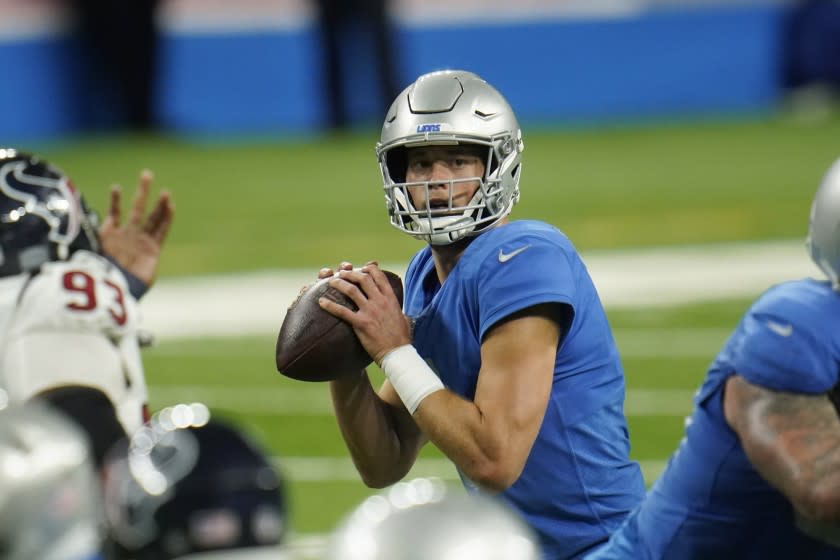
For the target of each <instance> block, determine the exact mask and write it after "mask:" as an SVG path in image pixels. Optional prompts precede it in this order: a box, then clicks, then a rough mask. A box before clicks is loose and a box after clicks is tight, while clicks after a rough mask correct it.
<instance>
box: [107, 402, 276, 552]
mask: <svg viewBox="0 0 840 560" xmlns="http://www.w3.org/2000/svg"><path fill="white" fill-rule="evenodd" d="M104 472H105V500H106V508H105V509H106V516H107V520H108V525H109V531H110V533H111V536H110V538H111V540H112V548H113V550H112V551H111V553H110V556H112V557H113V558H118V559H127V558H132V559H135V560H152V559H154V560H170V559H174V558H181V557H187V556H190V555H193V554H201V553H212V552H216V551H219V552H221V551H224V552H225V555H224V558H231V559H233V558H236V552H237V551H240V552H242V553H252V552H255V551H256V550H255V549H263V550H266V551H269V550H275V549H276V547H277V545H279V544H282V543H283V541H284V537H285V533H286V502H285V495H284V490H283V483H282V479H281V477H280V474H279V473H278V471H277V470H276V469H275V468H274V467H273V466H272V465H271V463H270V461H269V459H268V458H267V457H266V456H265V455H264V454H263V452H262V451H261V450H260V449H259V448H258V447H256V446H255V445H254V443H253V442H251V441H250V440H249V439H248V438H246V437H245V436H244V435H243V434H242V433H241V432H240V431H239V430H237V429H236V428H234V427H233V426H231V425H229V424H227V423H225V422H223V421H221V420H218V419H215V418H214V419H210V418H209V412H208V411H207V408H206V407H205V406H204V405H201V404H191V405H184V404H181V405H177V406H174V407H169V408H166V409H164V410H162V411H161V412H160V413H158V414H157V415H156V416H155V417H153V418H152V420H151V422H149V423H148V424H147V425H146V426H144V427H143V428H141V429H140V430H139V431H138V432H137V433H135V434H134V435H133V436H132V437H131V438H130V440H128V441H126V442H124V445H122V446H121V447H120V446H118V447H117V448H115V449H114V450H113V451H112V453H111V458H110V460H109V461H108V462H107V463H106V467H105V471H104ZM249 557H250V556H249Z"/></svg>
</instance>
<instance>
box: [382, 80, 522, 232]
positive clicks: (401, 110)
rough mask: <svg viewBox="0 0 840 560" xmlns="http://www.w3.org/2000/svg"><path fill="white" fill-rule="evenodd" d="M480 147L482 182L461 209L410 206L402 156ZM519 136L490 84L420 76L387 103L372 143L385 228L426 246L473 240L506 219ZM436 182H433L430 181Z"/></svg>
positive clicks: (513, 198) (514, 189) (515, 185)
mask: <svg viewBox="0 0 840 560" xmlns="http://www.w3.org/2000/svg"><path fill="white" fill-rule="evenodd" d="M457 144H472V145H478V146H484V147H486V148H487V160H486V161H485V166H484V168H485V171H484V177H474V178H469V179H460V180H458V181H459V182H461V181H465V182H466V181H469V182H474V181H478V182H479V188H478V190H477V191H476V193H475V195H474V196H473V197H472V199H471V200H470V201H469V202H468V203H467V204H466V205H465V206H455V207H453V205H452V198H451V192H452V183H454V182H455V181H451V182H450V200H449V207H448V208H435V209H432V208H428V207H423V208H416V207H415V206H414V204H413V203H412V200H411V197H410V196H409V191H408V187H410V186H412V187H414V186H420V187H423V186H424V187H425V188H426V189H428V188H429V182H428V181H427V182H419V183H406V179H405V177H406V150H407V149H408V148H413V147H418V146H429V145H457ZM523 148H524V144H523V142H522V131H521V130H520V128H519V123H518V122H517V120H516V116H515V115H514V114H513V110H512V109H511V108H510V105H508V102H507V101H506V100H505V98H504V97H502V95H501V94H500V93H499V92H498V91H496V89H495V88H493V87H492V86H491V85H490V84H488V83H487V82H485V81H484V80H482V79H481V78H479V77H478V76H477V75H475V74H473V73H471V72H465V71H461V70H444V71H439V72H431V73H429V74H424V75H422V76H420V77H419V78H418V79H417V81H415V82H414V83H413V84H411V85H410V86H408V87H407V88H406V89H405V90H403V92H402V93H400V94H399V95H398V96H397V98H396V100H394V102H393V104H392V105H391V108H390V109H389V110H388V114H387V116H386V117H385V123H384V124H383V126H382V135H381V138H380V141H379V142H378V143H377V145H376V155H377V158H378V159H379V169H380V172H381V173H382V180H383V184H384V188H385V202H386V205H387V208H388V214H389V215H390V218H391V224H392V225H393V226H394V227H396V228H397V229H399V230H401V231H404V232H406V233H408V234H409V235H412V236H414V237H416V238H418V239H422V240H424V241H426V242H427V243H431V244H433V245H447V244H449V243H453V242H455V241H458V240H459V239H463V238H464V237H467V236H472V235H477V234H478V233H481V232H482V231H483V230H485V229H486V228H488V227H490V226H492V225H493V224H495V223H496V222H498V221H499V220H500V219H502V218H503V217H504V216H506V215H507V214H508V213H509V212H510V210H511V208H512V207H513V205H514V204H516V202H517V201H518V200H519V177H520V175H521V173H522V150H523ZM435 184H439V182H435ZM427 200H428V196H427Z"/></svg>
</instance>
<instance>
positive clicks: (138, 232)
mask: <svg viewBox="0 0 840 560" xmlns="http://www.w3.org/2000/svg"><path fill="white" fill-rule="evenodd" d="M153 179H154V175H153V173H152V172H151V171H149V170H148V169H144V170H143V171H142V172H141V173H140V180H139V183H138V185H137V190H136V191H135V193H134V201H133V202H132V204H131V213H130V215H129V219H128V222H127V223H125V224H123V223H122V211H121V202H122V189H121V188H120V186H119V185H114V186H112V187H111V200H110V205H109V208H108V216H107V217H106V218H105V221H104V222H103V223H102V227H100V228H99V238H100V241H101V242H102V250H103V252H104V253H105V254H107V255H108V256H110V257H111V258H113V259H114V260H115V261H117V262H118V263H119V265H120V266H121V267H122V268H123V269H124V270H126V271H128V272H130V273H131V274H133V275H134V276H136V277H137V278H139V279H140V280H142V281H143V282H145V283H146V285H147V286H151V285H152V284H153V283H154V281H155V279H156V278H157V272H158V264H159V261H160V252H161V248H162V247H163V243H164V241H166V237H167V235H168V234H169V227H170V226H171V225H172V220H173V218H174V215H175V206H174V204H173V203H172V199H171V197H170V195H169V192H167V191H161V193H160V195H159V196H158V199H157V202H156V203H155V206H154V208H153V209H152V211H151V212H150V213H149V214H148V216H145V212H146V199H147V198H148V196H149V191H150V190H151V187H152V180H153Z"/></svg>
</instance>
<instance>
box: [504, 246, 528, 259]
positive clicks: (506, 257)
mask: <svg viewBox="0 0 840 560" xmlns="http://www.w3.org/2000/svg"><path fill="white" fill-rule="evenodd" d="M530 246H531V245H530V244H529V245H523V246H522V247H520V248H519V249H514V250H513V251H511V252H510V253H505V252H504V251H502V250H501V249H499V262H500V263H504V262H508V261H509V260H510V259H512V258H513V257H515V256H516V255H518V254H519V253H521V252H522V251H524V250H525V249H527V248H528V247H530Z"/></svg>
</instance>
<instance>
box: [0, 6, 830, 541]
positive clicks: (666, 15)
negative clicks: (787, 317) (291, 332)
mask: <svg viewBox="0 0 840 560" xmlns="http://www.w3.org/2000/svg"><path fill="white" fill-rule="evenodd" d="M823 3H824V4H834V5H835V6H836V2H833V3H832V2H830V1H826V2H823ZM793 8H794V3H793V2H784V1H773V0H765V1H762V0H728V1H715V0H658V1H657V0H648V1H644V0H590V1H589V2H586V1H578V0H568V1H559V0H557V1H550V0H526V1H519V2H516V3H508V2H501V1H495V0H494V1H489V0H487V1H478V0H447V1H445V2H444V1H437V0H436V1H430V0H426V1H421V0H395V1H394V2H393V4H392V6H391V9H392V15H393V21H394V25H395V32H396V37H397V39H398V41H397V45H398V53H399V57H398V59H397V72H398V76H399V78H400V86H403V85H406V84H407V83H408V82H410V81H411V79H413V77H414V76H416V75H417V74H419V73H422V72H425V71H429V70H433V69H438V68H453V67H462V68H467V69H471V70H474V71H476V72H477V73H479V74H480V75H482V76H483V77H485V78H486V79H488V80H489V81H490V82H491V83H493V84H494V85H496V86H497V87H498V88H499V89H500V90H501V91H502V92H503V93H504V94H505V95H506V96H507V97H508V99H509V100H510V101H511V103H512V105H513V106H514V108H515V109H516V110H517V113H518V115H519V116H520V120H521V123H522V125H523V132H524V135H525V144H526V151H525V159H524V162H525V163H524V166H525V167H524V173H525V174H524V180H523V185H522V187H523V188H522V190H523V196H522V202H521V203H520V205H519V206H518V207H517V208H516V209H515V212H514V217H532V218H537V219H542V220H545V221H548V222H550V223H553V224H555V225H557V226H558V227H560V228H561V229H562V230H564V231H565V232H566V233H567V234H568V235H569V236H570V237H571V238H572V240H573V241H574V242H575V243H576V245H577V246H578V247H579V248H580V249H581V251H582V253H583V255H584V257H585V258H590V259H591V261H592V262H593V263H597V269H596V267H594V265H593V275H594V276H595V277H596V282H597V283H598V285H599V286H601V287H602V288H603V290H604V292H605V297H604V299H605V304H606V306H607V308H608V313H609V316H610V320H611V322H612V324H613V326H614V327H615V329H616V336H617V339H618V343H619V347H620V349H621V351H622V354H623V357H624V364H625V369H626V372H627V379H628V401H627V410H628V414H629V416H630V427H631V440H632V442H633V455H634V457H635V458H636V459H638V460H639V461H641V462H642V464H643V466H644V468H645V474H646V477H647V480H648V481H649V482H650V481H652V480H653V479H654V478H655V477H656V475H657V474H658V472H659V470H660V469H661V468H662V465H663V462H664V460H665V459H666V458H667V456H668V455H669V453H670V452H671V451H672V450H673V449H674V448H675V446H676V444H677V442H678V441H679V439H680V437H681V433H682V429H683V417H684V416H685V415H686V414H687V413H688V412H689V411H690V408H691V396H692V393H693V391H694V389H695V388H696V386H697V384H698V382H699V380H700V379H701V378H702V376H703V374H704V371H705V368H706V366H707V365H708V363H709V362H710V360H711V359H712V357H713V356H714V354H715V353H716V351H717V349H718V347H719V346H720V344H721V343H722V342H723V340H724V338H725V337H726V335H727V333H728V331H729V329H731V328H732V327H733V326H734V323H735V321H736V320H737V318H738V317H739V316H740V314H741V313H742V312H743V311H744V309H745V308H746V306H747V305H748V303H749V301H750V300H751V299H752V298H753V297H754V296H755V295H757V294H758V293H759V292H760V291H761V290H762V289H763V288H764V287H765V286H766V285H767V284H769V283H771V282H775V281H779V280H782V279H784V278H787V277H790V278H794V277H798V276H801V275H803V274H807V273H809V272H810V268H809V264H808V261H807V258H806V256H805V253H804V250H802V249H801V247H802V241H803V239H804V235H805V231H806V226H807V217H808V209H809V208H808V206H809V203H810V199H811V196H812V194H813V191H814V189H815V187H816V185H817V182H818V181H819V178H820V176H821V174H822V173H823V171H824V170H825V168H826V167H827V165H828V164H829V163H830V162H831V161H832V160H833V159H834V158H835V157H837V156H838V155H840V142H838V139H840V118H838V114H837V111H836V110H835V106H834V105H833V104H832V103H831V101H830V98H829V100H828V101H827V102H826V98H825V96H823V95H814V93H813V92H815V91H817V92H820V91H825V90H822V89H814V88H813V87H809V88H808V89H807V90H803V89H800V90H799V91H797V92H793V91H792V90H791V89H790V87H789V86H790V85H791V84H790V83H788V82H786V79H787V77H786V73H785V72H786V71H785V68H786V67H787V66H786V64H788V63H789V61H790V57H791V48H790V46H791V43H790V42H789V41H788V29H789V25H788V22H789V18H790V14H791V11H792V9H793ZM824 20H825V22H830V21H831V20H830V19H828V18H824ZM314 26H315V16H314V7H313V6H312V5H310V4H309V3H308V2H306V1H305V0H236V1H233V0H227V1H225V0H165V1H163V2H162V3H161V4H160V9H159V13H158V29H159V44H160V47H161V50H160V58H159V65H158V68H157V73H156V80H155V103H154V107H155V120H156V123H157V126H156V128H155V130H154V131H146V132H143V133H136V132H125V131H120V132H116V130H117V128H116V127H111V126H108V122H109V121H108V118H106V119H105V120H104V122H105V125H103V119H102V115H101V114H99V115H95V114H92V113H91V112H90V111H89V108H90V107H91V106H94V107H98V108H100V109H102V110H103V111H105V113H106V116H108V115H109V118H112V119H113V122H118V120H119V115H118V114H117V113H113V114H111V113H108V111H113V104H112V103H111V102H110V101H109V95H110V92H109V91H107V88H106V89H105V90H101V91H97V90H96V89H95V88H90V87H88V85H89V84H85V83H84V79H83V77H84V76H85V75H86V72H85V65H86V64H87V62H86V61H85V59H84V57H82V56H81V55H80V52H79V50H78V48H77V47H78V44H77V42H78V38H77V37H76V35H75V34H74V25H73V17H72V14H71V13H70V12H69V11H68V8H67V6H65V5H64V3H63V2H62V1H61V0H0V56H2V60H3V61H4V64H3V69H4V80H3V82H4V84H3V86H2V87H0V107H2V108H3V109H2V110H1V111H0V144H5V145H15V146H17V147H20V148H25V149H29V150H33V151H36V152H39V153H41V154H43V155H44V156H46V157H48V158H49V159H51V160H53V161H54V162H55V163H57V164H58V165H60V166H61V167H63V168H64V169H65V170H66V171H67V172H68V173H69V174H70V175H71V176H72V177H73V178H74V180H75V182H76V183H77V185H78V186H79V187H80V188H81V189H82V190H83V192H85V194H86V197H87V199H88V202H89V203H91V204H92V205H93V206H94V207H96V208H98V209H99V210H100V211H104V210H105V203H106V200H107V189H108V186H109V185H110V184H111V183H113V182H119V183H121V184H122V185H123V186H124V187H127V188H130V187H132V186H133V185H134V182H135V178H136V176H137V173H138V172H139V170H140V169H141V168H143V167H149V168H151V169H153V170H154V171H155V173H156V187H157V188H161V187H164V188H168V189H171V190H172V191H173V192H174V199H175V202H176V206H177V219H176V224H175V226H174V229H173V231H172V233H171V236H170V240H169V242H168V246H167V247H166V253H165V256H164V259H163V263H162V270H161V279H160V281H159V284H158V286H156V287H155V289H154V290H153V292H152V293H150V294H149V295H148V296H147V298H146V299H145V300H144V302H143V309H144V312H145V313H146V314H147V317H148V321H147V326H148V327H149V329H150V331H152V333H153V334H156V335H157V345H156V346H154V347H152V348H150V349H148V350H147V351H146V354H145V360H146V366H147V376H148V379H149V383H150V386H151V387H150V390H151V401H152V402H151V404H152V406H153V408H154V409H159V408H161V407H163V406H166V405H168V404H172V403H174V402H178V401H195V400H199V401H203V402H205V403H206V404H208V405H209V406H210V407H211V408H212V409H213V410H215V411H216V412H217V413H219V414H224V415H225V416H227V417H229V418H232V419H234V420H236V421H238V422H239V423H240V424H241V425H243V426H245V427H246V428H247V429H248V430H249V431H250V432H252V433H253V434H254V435H255V437H256V438H257V439H258V440H260V441H261V442H262V443H264V444H265V445H267V446H268V447H269V448H270V449H271V450H272V452H273V454H274V455H275V456H276V457H277V460H278V464H279V465H280V467H281V469H282V470H283V471H284V472H285V474H286V476H287V479H288V487H289V490H290V504H291V511H292V517H291V519H290V523H291V526H292V529H293V531H294V533H295V535H296V537H295V538H296V539H298V540H301V541H305V540H307V539H309V538H310V537H311V536H315V537H313V538H314V542H315V543H316V545H315V548H316V549H317V542H318V538H317V535H323V534H325V533H327V532H328V531H330V530H331V529H332V528H333V527H334V526H335V524H336V523H337V521H338V520H339V518H340V517H341V516H342V515H344V514H345V513H347V512H348V511H349V510H350V509H351V508H352V507H353V506H354V505H355V504H357V503H358V502H359V501H360V500H361V499H362V498H363V497H365V496H367V495H369V494H371V493H372V491H370V490H369V489H367V488H365V487H364V486H363V485H362V484H361V482H359V480H358V478H357V476H356V474H355V471H354V470H353V467H352V465H351V463H350V461H349V460H348V459H347V455H346V452H345V449H344V446H343V444H342V442H341V439H340V436H339V434H338V430H337V428H336V426H335V422H334V420H333V419H332V416H331V413H330V406H329V399H328V392H327V387H326V386H325V385H307V384H302V383H295V382H291V381H289V380H286V379H284V378H282V377H281V376H280V375H278V374H277V373H276V372H275V371H274V366H273V359H272V353H273V345H274V336H275V333H276V330H277V328H279V325H280V321H281V320H282V316H283V313H284V311H285V308H286V306H287V305H288V304H289V303H290V302H291V298H292V297H293V296H294V293H295V292H296V290H297V288H298V287H299V286H300V285H301V283H302V282H304V281H306V279H307V278H309V277H314V275H315V273H316V270H317V268H319V267H321V266H324V265H334V264H336V263H337V262H338V261H339V260H344V259H350V260H353V261H355V262H364V261H367V260H370V259H377V260H379V261H380V262H382V263H389V265H391V266H393V267H395V268H399V267H401V266H404V265H405V262H406V259H407V258H408V256H409V255H411V254H412V253H413V252H414V251H415V250H416V249H417V248H418V246H417V245H416V244H415V243H414V242H413V241H412V240H410V239H408V238H407V237H405V236H402V235H400V234H398V233H397V232H395V231H391V229H390V227H389V226H388V223H387V220H386V216H385V212H384V208H383V207H382V195H381V191H380V190H379V189H380V187H379V185H380V180H379V176H378V171H377V168H376V162H375V158H374V155H373V144H374V142H375V140H376V138H377V136H378V125H379V122H378V120H379V118H380V117H381V110H382V105H383V103H384V102H383V100H381V99H378V98H377V95H378V94H377V90H376V88H375V86H374V84H375V78H374V76H373V72H374V70H373V68H374V65H373V63H372V62H371V57H372V55H371V53H370V52H369V50H368V49H366V48H365V43H366V41H369V39H370V38H369V37H366V36H365V34H364V33H363V32H362V30H357V31H358V33H357V34H356V35H355V36H352V35H351V40H349V41H348V43H347V44H348V47H347V49H346V52H345V53H344V54H345V55H346V58H347V60H348V63H349V66H348V69H347V70H346V71H345V73H344V80H345V82H346V83H347V85H348V102H349V106H350V108H351V111H350V114H351V117H352V125H353V126H352V127H351V128H350V129H349V130H347V131H344V132H342V133H334V132H328V131H327V129H326V127H325V121H326V116H325V108H324V107H325V101H324V100H323V93H322V90H323V88H322V84H321V81H320V80H321V78H320V76H321V74H320V64H321V58H320V55H319V44H318V39H317V34H316V33H315V30H314ZM819 33H820V30H819V29H817V30H815V31H813V33H812V34H811V35H809V36H808V37H810V39H811V44H810V47H811V49H810V51H809V52H810V55H809V56H810V58H807V60H805V63H807V64H808V65H809V66H808V67H809V68H811V69H812V75H811V77H812V78H813V80H812V81H814V82H822V81H826V76H827V75H828V71H825V72H823V70H821V69H823V68H825V67H826V66H828V64H827V62H830V61H831V60H834V61H836V60H840V52H838V51H830V50H828V49H829V47H828V46H826V44H825V43H823V42H820V41H819V40H818V39H820V35H819ZM803 64H804V63H803ZM821 72H822V73H821ZM809 85H812V84H809ZM803 91H806V92H810V93H805V94H803ZM803 99H806V100H810V101H809V102H805V103H803V102H802V100H803ZM815 99H816V101H814V100H815ZM83 107H87V108H88V109H86V110H82V109H81V108H83ZM596 272H597V274H596ZM715 286H717V288H715ZM622 289H623V290H624V291H623V292H621V290H622ZM618 292H621V293H622V294H624V296H625V297H623V299H622V298H619V297H617V296H615V294H618ZM672 292H673V293H672ZM641 293H644V294H646V296H645V297H641V296H640V297H637V298H636V299H634V297H633V294H641ZM669 293H670V294H671V296H668V294H669ZM628 294H629V295H628ZM674 294H676V295H674ZM614 296H615V297H614ZM657 296H661V297H657ZM184 317H186V319H187V320H183V319H184ZM178 325H180V326H178ZM202 325H203V327H202ZM176 327H177V328H176ZM414 474H415V475H428V474H433V475H438V476H443V477H444V478H447V479H448V480H454V471H453V470H452V468H451V467H450V466H449V465H448V462H447V461H446V460H445V459H444V458H443V457H442V456H441V455H440V453H438V452H437V451H436V450H434V449H431V448H429V449H426V450H425V451H424V454H423V459H422V461H421V462H420V464H419V465H418V467H417V469H415V472H414Z"/></svg>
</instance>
